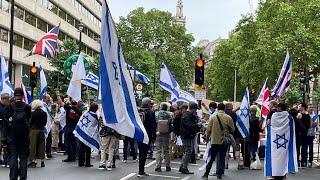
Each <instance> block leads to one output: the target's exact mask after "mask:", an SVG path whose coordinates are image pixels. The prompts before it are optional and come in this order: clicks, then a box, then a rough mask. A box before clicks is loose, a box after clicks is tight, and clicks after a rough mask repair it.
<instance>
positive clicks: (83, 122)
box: [80, 115, 91, 127]
mask: <svg viewBox="0 0 320 180" xmlns="http://www.w3.org/2000/svg"><path fill="white" fill-rule="evenodd" d="M80 121H81V126H82V127H88V125H89V123H91V121H90V119H89V116H88V115H84V116H82V119H81V120H80Z"/></svg>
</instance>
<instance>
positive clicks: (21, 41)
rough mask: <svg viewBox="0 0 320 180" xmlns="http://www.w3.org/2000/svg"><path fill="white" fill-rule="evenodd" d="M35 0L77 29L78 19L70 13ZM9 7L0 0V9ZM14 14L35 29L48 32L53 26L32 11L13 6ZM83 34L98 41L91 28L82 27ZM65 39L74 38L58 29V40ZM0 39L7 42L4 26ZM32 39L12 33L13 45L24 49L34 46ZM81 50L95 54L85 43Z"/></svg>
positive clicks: (49, 3)
mask: <svg viewBox="0 0 320 180" xmlns="http://www.w3.org/2000/svg"><path fill="white" fill-rule="evenodd" d="M35 1H36V2H38V3H39V2H40V3H41V4H42V5H43V6H46V7H47V8H48V9H49V10H50V11H52V12H54V13H55V14H57V15H59V16H63V17H65V18H64V20H66V21H67V22H68V23H70V24H71V25H73V26H74V27H75V28H77V29H78V27H79V23H80V22H79V21H78V20H77V19H75V18H73V17H72V16H71V15H70V14H67V13H65V12H64V11H62V10H60V8H58V7H57V6H55V5H54V4H52V3H51V2H50V1H48V0H35ZM9 9H10V3H8V1H7V0H0V10H2V11H6V12H9ZM14 11H15V16H16V17H17V18H19V19H21V20H23V21H25V22H27V23H28V24H31V25H32V26H34V27H36V28H37V29H40V30H41V31H43V32H48V31H49V30H50V29H52V28H53V26H52V25H51V24H48V23H47V22H46V21H44V20H42V19H40V18H38V17H36V16H34V15H33V14H32V13H30V12H28V11H26V10H25V9H23V8H21V7H19V6H17V5H16V6H15V9H14ZM82 32H83V33H84V34H86V35H87V36H89V37H90V38H92V39H94V40H95V41H99V38H100V36H99V35H98V34H96V33H94V32H93V31H92V30H90V29H88V28H87V27H84V29H83V31H82ZM65 39H74V38H72V37H70V36H69V35H67V34H66V33H64V32H62V31H61V30H60V32H59V40H61V41H63V40H65ZM0 40H1V41H4V42H7V43H8V42H9V33H8V30H7V29H5V28H1V27H0ZM34 43H35V42H34V41H32V40H30V39H27V38H25V37H23V36H21V35H18V34H14V45H15V46H18V47H21V48H24V49H26V50H28V51H29V50H31V49H32V47H33V46H34ZM83 49H84V51H83V52H86V53H87V55H89V56H93V55H94V54H97V53H98V52H96V51H95V50H93V49H91V48H89V47H87V46H86V45H85V44H83Z"/></svg>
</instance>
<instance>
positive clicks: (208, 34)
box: [109, 0, 258, 43]
mask: <svg viewBox="0 0 320 180" xmlns="http://www.w3.org/2000/svg"><path fill="white" fill-rule="evenodd" d="M177 1H178V0H109V2H110V3H109V6H110V10H111V13H112V16H113V17H114V18H115V21H116V22H117V21H118V19H119V17H120V16H127V14H128V13H129V12H130V11H132V10H134V9H136V8H137V7H144V8H145V9H146V10H150V9H152V8H157V9H160V10H164V11H169V12H171V13H173V14H174V15H175V12H176V5H177ZM183 2H184V15H185V16H186V17H187V30H188V32H190V33H192V34H193V35H194V36H195V38H196V40H195V42H194V43H197V42H198V41H199V40H201V39H209V40H215V39H217V38H218V37H222V38H227V37H228V33H229V32H230V31H231V30H232V29H233V28H234V27H235V25H236V23H237V22H238V20H239V19H240V18H241V14H247V13H249V12H251V8H250V5H249V2H251V4H252V9H253V10H256V9H257V6H258V0H184V1H183Z"/></svg>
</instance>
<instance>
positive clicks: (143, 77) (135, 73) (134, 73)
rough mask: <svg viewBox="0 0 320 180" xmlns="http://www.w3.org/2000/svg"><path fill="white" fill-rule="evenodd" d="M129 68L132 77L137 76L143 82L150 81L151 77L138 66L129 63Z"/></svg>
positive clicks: (147, 82)
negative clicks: (139, 69)
mask: <svg viewBox="0 0 320 180" xmlns="http://www.w3.org/2000/svg"><path fill="white" fill-rule="evenodd" d="M127 68H128V70H129V72H130V74H131V78H137V79H138V80H139V81H141V82H143V83H144V84H149V83H150V79H149V78H148V77H147V76H146V75H144V74H143V73H141V72H140V71H138V70H137V69H136V68H134V67H133V66H131V65H129V64H127Z"/></svg>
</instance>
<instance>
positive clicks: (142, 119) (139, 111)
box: [138, 108, 146, 124]
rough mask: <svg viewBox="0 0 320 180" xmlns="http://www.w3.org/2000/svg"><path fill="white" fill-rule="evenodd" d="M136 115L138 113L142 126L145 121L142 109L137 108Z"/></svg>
mask: <svg viewBox="0 0 320 180" xmlns="http://www.w3.org/2000/svg"><path fill="white" fill-rule="evenodd" d="M138 113H139V116H140V119H141V121H142V124H144V121H145V119H146V113H145V111H144V109H142V108H139V109H138Z"/></svg>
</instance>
